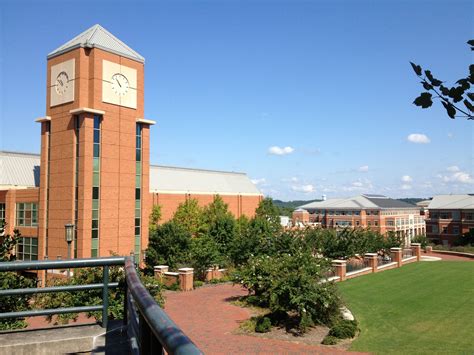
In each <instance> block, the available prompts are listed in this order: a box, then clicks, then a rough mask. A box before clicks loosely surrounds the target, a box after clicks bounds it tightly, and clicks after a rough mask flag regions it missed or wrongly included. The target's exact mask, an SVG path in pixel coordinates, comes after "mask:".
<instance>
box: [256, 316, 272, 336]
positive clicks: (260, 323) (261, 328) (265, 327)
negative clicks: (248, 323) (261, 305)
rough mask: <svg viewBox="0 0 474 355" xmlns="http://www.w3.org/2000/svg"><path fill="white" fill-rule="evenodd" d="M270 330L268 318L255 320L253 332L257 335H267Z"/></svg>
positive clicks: (270, 324) (270, 325)
mask: <svg viewBox="0 0 474 355" xmlns="http://www.w3.org/2000/svg"><path fill="white" fill-rule="evenodd" d="M271 329H272V322H271V320H270V318H268V317H259V318H257V323H256V324H255V331H256V332H257V333H268V332H269V331H270V330H271Z"/></svg>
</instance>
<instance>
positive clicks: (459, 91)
mask: <svg viewBox="0 0 474 355" xmlns="http://www.w3.org/2000/svg"><path fill="white" fill-rule="evenodd" d="M467 44H468V45H469V46H470V47H471V51H474V40H470V41H468V42H467ZM410 64H411V67H412V68H413V71H414V72H415V74H416V75H417V76H418V78H420V79H421V84H422V85H423V88H424V89H425V90H426V91H425V92H422V93H421V94H420V96H418V97H417V98H416V99H415V101H413V104H415V105H416V106H420V107H421V108H428V107H431V106H432V105H433V99H439V100H440V101H441V104H442V105H443V106H444V108H445V109H446V113H447V114H448V116H449V117H450V118H452V119H454V118H456V114H458V113H461V114H462V115H458V116H457V117H465V118H466V119H468V120H473V119H474V105H473V103H474V93H472V92H469V91H468V90H469V89H470V88H471V85H474V65H473V64H471V65H469V75H468V76H467V77H466V78H461V79H459V80H458V81H456V84H457V85H455V86H453V87H451V88H448V87H447V86H445V85H443V84H444V82H443V81H441V80H438V79H437V78H435V77H434V76H433V74H432V73H431V71H430V70H424V71H423V70H422V68H421V66H419V65H417V64H415V63H412V62H410ZM432 93H434V94H435V96H433V94H432ZM461 101H462V103H463V104H464V106H465V107H466V108H464V107H462V106H460V104H459V103H460V102H461Z"/></svg>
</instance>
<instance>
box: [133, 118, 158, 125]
mask: <svg viewBox="0 0 474 355" xmlns="http://www.w3.org/2000/svg"><path fill="white" fill-rule="evenodd" d="M137 123H144V124H149V125H154V124H156V121H152V120H147V119H146V118H137Z"/></svg>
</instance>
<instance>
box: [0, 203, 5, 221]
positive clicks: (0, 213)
mask: <svg viewBox="0 0 474 355" xmlns="http://www.w3.org/2000/svg"><path fill="white" fill-rule="evenodd" d="M0 222H5V204H4V203H0Z"/></svg>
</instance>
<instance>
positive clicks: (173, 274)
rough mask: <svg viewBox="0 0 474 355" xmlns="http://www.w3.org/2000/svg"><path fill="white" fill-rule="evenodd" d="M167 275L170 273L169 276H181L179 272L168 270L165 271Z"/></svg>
mask: <svg viewBox="0 0 474 355" xmlns="http://www.w3.org/2000/svg"><path fill="white" fill-rule="evenodd" d="M165 275H168V276H179V272H171V271H168V272H165Z"/></svg>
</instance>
